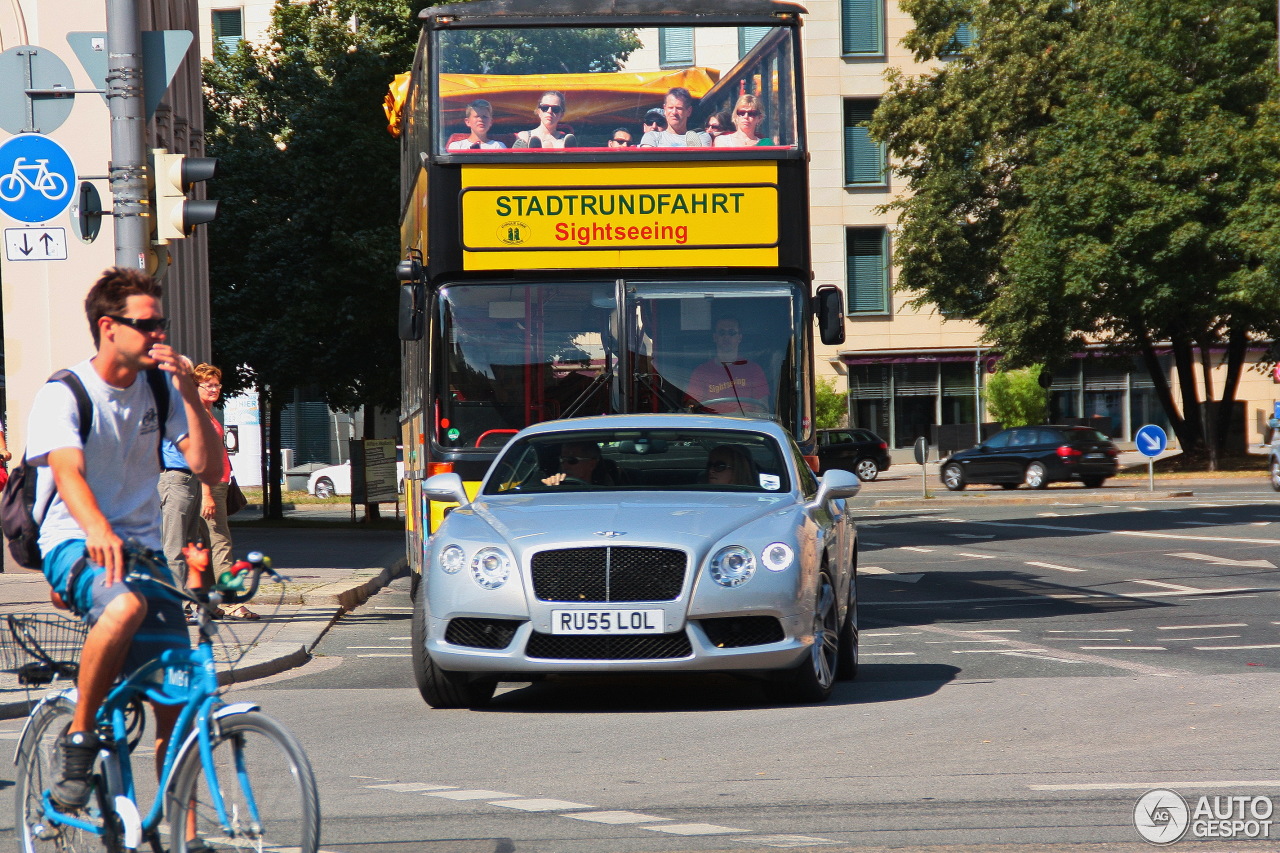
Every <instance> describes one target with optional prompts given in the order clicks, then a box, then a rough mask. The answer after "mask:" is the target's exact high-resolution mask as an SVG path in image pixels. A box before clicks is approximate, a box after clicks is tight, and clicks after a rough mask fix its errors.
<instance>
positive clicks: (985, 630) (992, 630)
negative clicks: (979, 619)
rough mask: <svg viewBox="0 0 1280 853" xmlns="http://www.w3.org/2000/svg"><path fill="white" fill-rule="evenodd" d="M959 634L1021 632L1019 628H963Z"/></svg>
mask: <svg viewBox="0 0 1280 853" xmlns="http://www.w3.org/2000/svg"><path fill="white" fill-rule="evenodd" d="M959 633H961V634H1021V633H1022V629H1021V628H965V629H963V630H962V631H960V632H959Z"/></svg>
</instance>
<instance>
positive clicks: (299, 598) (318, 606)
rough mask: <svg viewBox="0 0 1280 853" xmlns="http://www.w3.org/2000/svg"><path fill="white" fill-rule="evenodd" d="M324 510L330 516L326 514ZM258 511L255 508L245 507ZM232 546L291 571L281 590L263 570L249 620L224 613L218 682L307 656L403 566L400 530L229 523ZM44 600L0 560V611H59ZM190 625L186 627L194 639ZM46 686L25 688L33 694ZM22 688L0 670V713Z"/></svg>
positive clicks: (40, 584) (26, 574)
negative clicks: (255, 617)
mask: <svg viewBox="0 0 1280 853" xmlns="http://www.w3.org/2000/svg"><path fill="white" fill-rule="evenodd" d="M285 516H286V518H298V517H302V518H308V519H316V520H322V519H323V520H335V521H345V520H348V518H349V510H346V509H344V510H343V511H342V512H341V513H335V512H334V511H333V510H331V509H329V508H328V507H317V508H315V509H311V508H309V507H308V506H300V507H298V508H297V509H296V510H289V511H286V513H285ZM331 516H332V517H331ZM245 517H247V518H255V519H256V518H260V517H261V513H260V511H251V510H245ZM231 532H232V536H233V538H234V540H235V553H236V555H237V556H240V555H243V554H245V553H246V552H248V551H250V550H259V551H262V552H263V553H265V554H267V555H268V556H270V557H271V560H272V565H273V567H274V568H275V569H276V571H278V572H280V573H281V574H282V575H285V576H286V577H289V578H292V582H291V583H289V584H287V585H286V586H285V587H284V588H283V590H281V588H280V587H279V585H278V584H274V583H271V582H270V580H269V579H268V578H266V577H264V578H263V582H262V585H261V586H260V587H259V588H258V595H257V597H256V598H254V600H253V602H252V603H251V604H250V607H251V608H252V609H253V610H254V611H255V612H256V613H258V614H259V615H260V616H261V617H262V618H261V619H259V620H256V621H244V620H234V619H224V620H222V621H220V622H219V626H220V628H221V630H220V632H219V635H218V638H217V640H216V641H215V644H214V656H215V657H216V658H217V659H218V660H219V662H220V666H219V670H220V672H219V679H220V680H221V681H222V682H223V683H224V684H230V683H236V682H243V681H249V680H252V679H255V678H262V677H264V676H267V675H273V674H275V673H277V672H282V671H284V670H286V669H291V668H293V667H295V666H301V665H302V664H303V663H306V662H307V661H308V660H309V659H310V658H311V649H312V648H314V647H315V645H316V643H318V642H319V641H320V638H321V637H322V636H323V635H324V633H325V631H327V630H328V629H329V626H330V625H332V624H333V623H334V621H335V620H337V619H338V617H340V616H341V615H342V614H343V613H345V612H346V611H348V610H350V609H352V608H354V607H356V606H358V605H359V604H361V603H363V602H364V601H365V600H366V599H368V598H369V596H371V595H372V594H373V593H375V592H377V591H378V590H379V589H381V588H382V587H384V586H385V585H386V584H387V583H388V582H390V581H391V580H392V579H393V578H395V577H398V576H399V575H400V574H401V573H403V572H404V571H405V556H404V534H403V533H401V532H399V531H396V530H373V531H364V530H329V529H325V528H323V527H318V528H248V527H238V526H234V525H233V527H232V530H231ZM62 612H64V611H59V610H57V609H55V608H54V607H53V605H52V604H50V603H49V586H48V584H47V583H46V582H45V580H44V576H43V575H41V574H40V573H39V572H31V571H27V570H26V569H22V568H19V567H17V566H14V565H13V564H12V562H8V563H6V565H5V571H4V572H2V573H0V614H6V615H7V614H11V613H40V614H45V613H48V614H52V613H62ZM0 627H4V626H3V625H0ZM195 637H196V632H195V630H194V629H192V639H193V641H194V639H195ZM48 689H49V688H48V687H44V686H41V687H38V688H36V689H34V690H32V691H31V697H30V698H31V699H32V700H38V699H39V698H40V697H41V696H42V695H43V694H44V693H45V692H46V691H47V690H48ZM27 710H28V696H27V691H26V688H24V687H23V686H22V685H20V684H18V679H17V676H16V675H15V674H14V673H13V672H8V671H0V719H8V718H13V717H22V716H25V715H26V713H27Z"/></svg>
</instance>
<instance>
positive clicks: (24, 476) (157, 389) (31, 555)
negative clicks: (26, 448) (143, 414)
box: [0, 368, 169, 569]
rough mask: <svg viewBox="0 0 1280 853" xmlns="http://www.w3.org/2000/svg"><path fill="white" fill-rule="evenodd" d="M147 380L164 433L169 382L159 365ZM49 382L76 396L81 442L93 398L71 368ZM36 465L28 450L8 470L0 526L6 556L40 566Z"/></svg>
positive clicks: (1, 497)
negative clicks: (36, 513) (28, 455)
mask: <svg viewBox="0 0 1280 853" xmlns="http://www.w3.org/2000/svg"><path fill="white" fill-rule="evenodd" d="M146 375H147V384H149V385H150V386H151V394H152V396H154V397H155V400H156V409H157V410H158V411H159V412H162V413H163V415H162V419H161V421H160V424H161V426H160V435H161V437H162V438H163V436H164V424H165V422H166V421H167V420H168V418H169V383H168V381H166V378H165V376H164V373H163V372H162V371H160V370H159V369H158V368H153V369H151V370H148V371H147V372H146ZM49 381H50V382H61V383H62V384H64V385H66V386H67V387H68V388H70V389H71V393H72V395H73V396H74V397H75V398H76V407H77V408H78V409H79V410H80V444H81V445H83V444H85V442H87V441H88V440H89V432H90V430H92V428H93V402H92V401H91V400H90V399H89V393H88V392H87V391H85V389H84V383H83V382H81V381H80V377H79V376H76V375H75V374H74V373H72V372H71V371H70V370H59V371H58V372H57V373H55V374H53V376H50V377H49ZM36 480H37V477H36V469H35V467H34V466H32V465H28V464H27V454H26V453H25V452H23V454H22V461H20V462H19V463H18V465H17V467H16V468H14V469H13V471H12V472H10V474H9V482H7V483H5V486H4V492H3V493H0V528H3V530H4V537H5V538H6V539H8V540H9V556H11V557H13V560H14V562H16V563H17V564H18V565H19V566H22V567H23V568H26V569H39V568H40V566H41V564H42V563H43V562H44V558H43V556H42V555H41V554H40V522H38V521H36V516H35V506H36ZM51 503H53V493H52V492H51V493H50V494H49V500H48V501H46V502H45V505H44V508H43V509H41V510H40V517H41V518H42V519H43V518H44V515H45V513H47V512H48V511H49V505H50V504H51Z"/></svg>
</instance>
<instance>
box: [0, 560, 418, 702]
mask: <svg viewBox="0 0 1280 853" xmlns="http://www.w3.org/2000/svg"><path fill="white" fill-rule="evenodd" d="M408 574H409V563H408V560H407V559H400V560H397V561H396V563H395V564H394V565H392V566H388V567H386V568H384V569H382V570H380V571H378V572H376V573H371V570H366V571H362V572H355V573H354V574H353V575H352V577H351V578H349V579H347V580H346V581H337V582H335V583H330V584H325V585H324V586H322V587H318V588H316V589H313V590H308V591H307V592H305V593H302V594H300V595H299V596H298V598H297V600H295V601H291V602H288V603H291V604H301V605H303V606H304V607H308V608H311V609H312V613H310V614H306V615H309V616H313V617H319V618H315V619H314V621H313V620H312V619H303V620H298V621H299V623H300V624H298V625H297V626H291V625H286V626H284V627H283V628H282V629H281V630H280V633H281V634H288V633H292V634H294V635H295V637H293V638H286V639H283V640H271V641H268V642H266V643H263V644H261V645H259V646H255V647H254V648H253V649H252V650H251V651H250V652H248V653H247V654H246V655H245V657H244V658H242V659H241V661H240V662H239V663H238V664H236V666H235V668H234V669H221V670H219V672H218V684H219V685H222V686H226V685H230V684H244V683H246V682H249V681H253V680H255V679H258V678H265V677H267V676H268V675H276V674H278V673H281V672H285V671H286V670H290V669H294V668H295V667H299V666H302V665H303V664H305V663H307V662H308V661H309V660H311V650H312V649H314V648H315V647H316V646H317V645H318V644H319V643H320V640H321V639H322V638H323V637H324V635H325V634H326V633H328V631H329V629H330V628H331V627H333V624H334V623H335V622H337V621H338V620H339V619H340V618H342V615H343V614H344V613H347V612H349V611H351V610H354V609H355V608H356V607H359V606H360V605H361V604H363V603H364V602H366V601H368V600H369V598H370V597H371V596H373V595H374V593H376V592H378V591H379V590H381V589H382V588H383V587H385V586H386V585H387V584H389V583H391V582H392V581H393V580H395V579H396V578H400V577H405V576H407V575H408ZM353 581H354V583H353ZM325 613H327V614H328V617H327V618H325V617H324V616H323V614H325ZM45 692H46V691H45V690H41V691H39V692H33V693H32V698H31V699H29V700H28V699H21V700H18V701H15V702H0V720H12V719H16V718H20V717H25V716H27V714H28V713H30V710H31V708H32V707H33V706H34V704H35V703H36V702H38V701H40V699H41V697H43V696H44V694H45Z"/></svg>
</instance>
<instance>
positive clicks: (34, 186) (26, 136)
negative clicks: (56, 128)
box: [0, 133, 76, 222]
mask: <svg viewBox="0 0 1280 853" xmlns="http://www.w3.org/2000/svg"><path fill="white" fill-rule="evenodd" d="M75 183H76V169H75V166H74V165H73V164H72V162H71V155H69V154H68V153H67V151H66V149H65V148H63V147H62V146H61V145H59V144H58V143H57V142H54V141H53V140H52V139H50V138H49V137H47V136H43V135H41V134H38V133H21V134H18V135H17V136H14V137H11V138H10V139H8V140H6V141H5V142H4V144H0V212H3V213H6V214H8V215H9V216H12V217H13V218H14V219H17V220H18V221H20V222H47V221H49V220H50V219H52V218H54V217H55V216H57V215H58V214H60V213H62V212H63V211H64V210H66V209H67V208H68V207H70V205H71V200H72V198H73V196H74V192H73V189H74V187H75Z"/></svg>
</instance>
